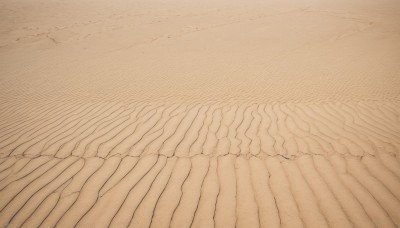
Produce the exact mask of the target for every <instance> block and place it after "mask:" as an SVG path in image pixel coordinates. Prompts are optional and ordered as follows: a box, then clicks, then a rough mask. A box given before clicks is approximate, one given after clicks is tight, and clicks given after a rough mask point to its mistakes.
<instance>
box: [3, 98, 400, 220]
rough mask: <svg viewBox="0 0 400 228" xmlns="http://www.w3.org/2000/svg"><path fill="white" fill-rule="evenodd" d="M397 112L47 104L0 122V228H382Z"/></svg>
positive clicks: (359, 106)
mask: <svg viewBox="0 0 400 228" xmlns="http://www.w3.org/2000/svg"><path fill="white" fill-rule="evenodd" d="M72 107H73V108H72ZM20 109H22V110H24V109H25V108H23V107H20ZM67 110H68V111H67ZM56 113H62V114H61V115H60V114H56ZM399 114H400V113H399V105H398V104H397V103H390V102H358V103H354V102H353V103H340V104H338V103H325V104H309V105H305V104H294V103H275V104H247V105H226V104H208V105H200V104H191V105H182V104H175V105H162V104H157V103H156V104H149V103H143V102H138V103H131V104H120V103H93V104H76V103H75V102H71V104H69V105H68V104H53V107H52V108H50V109H42V110H41V111H38V112H36V113H35V115H32V116H31V119H21V120H15V121H11V122H7V123H2V129H4V130H3V131H2V135H1V151H2V159H1V167H2V170H1V173H0V174H1V181H0V185H1V186H0V187H1V192H2V194H1V196H0V197H1V201H0V202H1V213H0V221H2V225H6V224H9V225H10V226H11V227H19V226H27V227H31V226H39V225H41V226H43V227H49V226H59V227H70V226H78V227H88V226H96V227H102V226H104V227H106V226H113V227H121V226H133V227H148V226H151V227H164V226H165V227H167V226H173V227H182V226H184V227H189V226H195V227H203V226H204V227H209V226H214V225H215V226H218V227H227V226H239V227H248V226H250V227H252V226H255V227H256V226H263V227H270V226H271V227H279V226H283V227H299V226H309V227H328V226H332V227H339V226H346V227H351V226H357V227H373V226H378V227H395V226H398V225H399V224H400V220H398V218H399V216H398V215H399V214H398V213H399V210H400V201H399V198H400V192H399V189H400V188H399V187H400V169H399V165H398V164H399V162H400V161H399V155H398V151H399V147H400V138H399V135H400V134H399V124H400V121H399V120H400V119H399Z"/></svg>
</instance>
